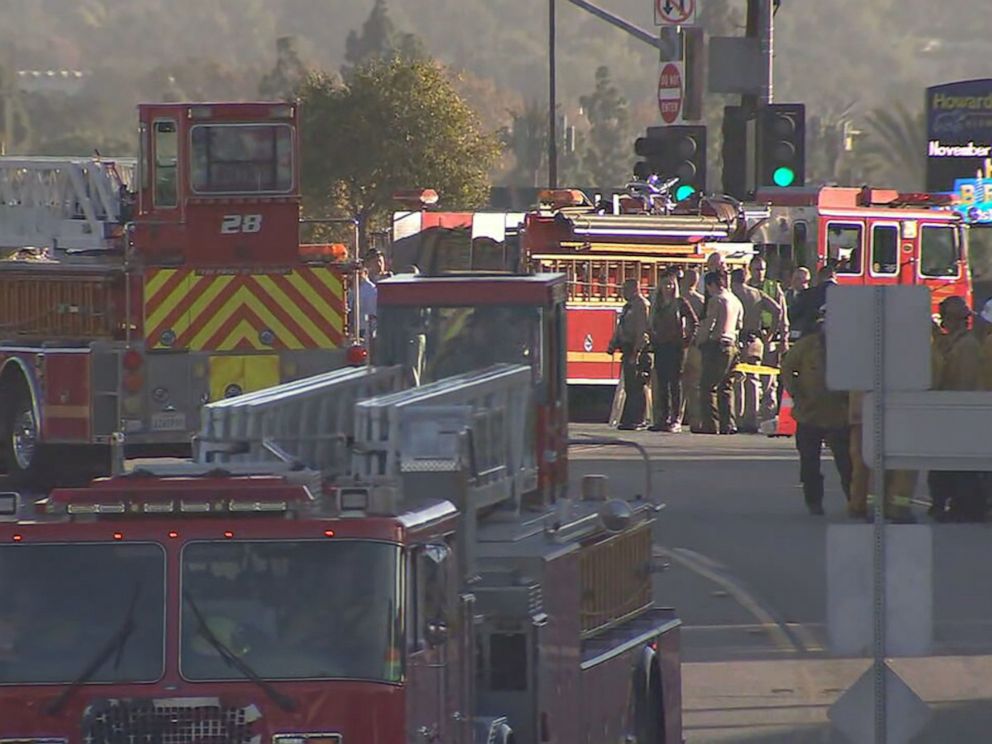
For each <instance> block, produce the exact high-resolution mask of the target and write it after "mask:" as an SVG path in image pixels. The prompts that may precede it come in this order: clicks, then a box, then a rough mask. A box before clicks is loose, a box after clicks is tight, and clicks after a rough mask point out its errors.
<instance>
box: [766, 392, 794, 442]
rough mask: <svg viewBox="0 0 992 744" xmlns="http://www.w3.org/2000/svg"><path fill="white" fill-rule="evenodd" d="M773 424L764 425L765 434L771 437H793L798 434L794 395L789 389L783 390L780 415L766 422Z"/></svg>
mask: <svg viewBox="0 0 992 744" xmlns="http://www.w3.org/2000/svg"><path fill="white" fill-rule="evenodd" d="M765 423H767V424H771V426H768V427H765V426H764V424H763V425H762V429H763V432H762V433H764V434H767V435H768V436H770V437H791V436H795V434H796V420H795V419H794V418H792V396H791V395H789V393H788V391H786V390H783V391H782V405H781V406H779V409H778V416H776V417H775V418H773V419H772V420H771V421H767V422H765Z"/></svg>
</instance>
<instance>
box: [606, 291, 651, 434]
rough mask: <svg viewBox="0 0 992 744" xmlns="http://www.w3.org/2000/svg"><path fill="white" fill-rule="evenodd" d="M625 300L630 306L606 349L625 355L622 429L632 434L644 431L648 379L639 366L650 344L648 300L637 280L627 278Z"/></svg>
mask: <svg viewBox="0 0 992 744" xmlns="http://www.w3.org/2000/svg"><path fill="white" fill-rule="evenodd" d="M622 291H623V298H624V300H626V303H625V304H624V306H623V310H622V311H621V313H620V320H619V322H618V323H617V327H616V330H615V331H614V332H613V338H611V339H610V343H609V345H608V346H607V348H606V353H607V354H614V353H616V352H617V351H619V352H620V353H621V355H622V356H621V362H620V368H621V372H622V383H623V387H624V394H625V399H624V405H623V413H621V414H620V425H619V426H618V427H617V428H618V429H621V430H624V431H632V430H636V429H643V428H644V417H645V413H646V411H645V406H646V397H645V395H644V387H645V385H646V384H647V380H646V379H645V378H644V374H643V371H642V369H641V366H640V364H639V361H640V356H641V352H642V351H644V350H645V348H646V346H647V343H648V313H649V310H650V308H649V305H648V301H647V299H645V297H644V295H642V294H641V288H640V285H639V284H638V282H637V280H636V279H626V280H625V281H624V283H623V289H622Z"/></svg>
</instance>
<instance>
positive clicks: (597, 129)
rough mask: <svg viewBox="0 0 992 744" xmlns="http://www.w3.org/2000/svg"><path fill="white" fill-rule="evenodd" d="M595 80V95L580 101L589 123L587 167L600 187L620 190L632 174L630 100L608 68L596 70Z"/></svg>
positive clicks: (586, 150)
mask: <svg viewBox="0 0 992 744" xmlns="http://www.w3.org/2000/svg"><path fill="white" fill-rule="evenodd" d="M595 80H596V87H595V89H594V90H593V92H592V93H590V94H589V95H587V96H582V97H581V98H579V104H580V105H581V106H582V110H583V112H584V113H585V115H586V118H587V119H588V120H589V136H588V144H587V146H586V149H585V153H584V163H585V166H586V168H587V170H588V171H589V175H590V176H591V178H592V183H593V184H595V185H596V186H599V187H603V188H606V187H613V186H620V185H622V184H623V183H625V182H626V179H627V178H628V177H629V176H630V173H631V163H630V161H631V154H632V152H631V148H632V142H633V140H632V139H631V134H630V116H629V113H628V111H627V99H626V98H624V97H623V96H622V95H621V94H620V91H619V90H618V89H617V87H616V86H615V85H614V84H613V81H612V80H611V79H610V70H609V68H608V67H606V66H605V65H603V66H600V67H598V68H596V76H595Z"/></svg>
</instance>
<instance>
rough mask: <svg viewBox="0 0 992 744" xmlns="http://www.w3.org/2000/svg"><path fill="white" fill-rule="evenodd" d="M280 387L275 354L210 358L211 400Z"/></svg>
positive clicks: (277, 358) (277, 360) (277, 362)
mask: <svg viewBox="0 0 992 744" xmlns="http://www.w3.org/2000/svg"><path fill="white" fill-rule="evenodd" d="M278 384H279V357H278V356H276V355H274V354H264V355H254V354H252V355H245V356H213V357H210V400H211V401H214V400H221V399H223V398H232V397H234V396H235V395H241V394H242V393H250V392H253V391H255V390H263V389H265V388H267V387H272V386H273V385H278Z"/></svg>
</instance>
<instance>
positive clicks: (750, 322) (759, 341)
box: [730, 269, 783, 433]
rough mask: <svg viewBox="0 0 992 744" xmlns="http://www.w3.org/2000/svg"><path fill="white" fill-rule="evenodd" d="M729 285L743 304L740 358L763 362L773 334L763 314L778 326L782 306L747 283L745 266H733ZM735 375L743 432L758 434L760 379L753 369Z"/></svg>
mask: <svg viewBox="0 0 992 744" xmlns="http://www.w3.org/2000/svg"><path fill="white" fill-rule="evenodd" d="M730 286H731V289H732V290H733V292H734V295H735V296H736V297H737V299H738V300H740V301H741V305H743V306H744V321H743V323H744V324H743V331H742V336H741V361H743V362H745V363H747V364H761V362H762V360H763V359H764V357H765V348H766V347H767V345H768V343H769V342H770V340H771V336H770V335H769V334H768V333H767V332H766V331H765V329H764V317H765V316H766V315H768V316H769V317H770V318H771V320H770V321H769V325H770V326H775V327H777V326H778V325H779V324H780V323H781V322H782V315H783V310H782V306H781V305H779V304H778V303H777V302H776V301H775V300H773V299H772V298H771V297H769V296H768V295H767V294H765V293H764V292H763V291H761V290H760V289H755V288H754V287H751V286H749V285H747V284H745V283H744V270H743V269H734V271H733V273H731V275H730ZM776 366H777V365H776ZM736 377H737V379H736V384H735V386H734V392H735V395H736V397H737V401H736V402H737V416H738V418H739V420H740V428H741V431H746V432H751V433H756V432H757V431H758V409H759V407H760V403H761V380H760V379H759V378H758V375H756V374H754V373H753V372H747V373H744V374H738V375H737V376H736Z"/></svg>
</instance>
